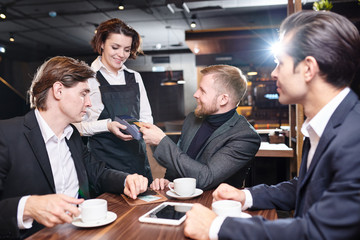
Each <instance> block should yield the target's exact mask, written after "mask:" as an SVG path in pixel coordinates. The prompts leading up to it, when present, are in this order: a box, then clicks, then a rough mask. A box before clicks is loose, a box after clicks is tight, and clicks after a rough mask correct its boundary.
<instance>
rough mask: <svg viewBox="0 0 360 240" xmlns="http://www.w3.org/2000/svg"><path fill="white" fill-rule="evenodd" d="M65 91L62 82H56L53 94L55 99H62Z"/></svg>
mask: <svg viewBox="0 0 360 240" xmlns="http://www.w3.org/2000/svg"><path fill="white" fill-rule="evenodd" d="M63 89H64V85H63V84H62V83H61V82H55V83H54V84H53V86H52V92H53V95H54V98H55V99H57V100H59V99H61V98H62V92H63Z"/></svg>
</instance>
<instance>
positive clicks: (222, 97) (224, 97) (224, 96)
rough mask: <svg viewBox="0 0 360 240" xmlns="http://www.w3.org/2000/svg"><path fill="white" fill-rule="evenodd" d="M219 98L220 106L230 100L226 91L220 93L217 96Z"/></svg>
mask: <svg viewBox="0 0 360 240" xmlns="http://www.w3.org/2000/svg"><path fill="white" fill-rule="evenodd" d="M219 98H220V105H221V106H224V105H226V104H227V103H228V102H229V101H230V98H229V94H227V93H224V94H221V95H220V96H219Z"/></svg>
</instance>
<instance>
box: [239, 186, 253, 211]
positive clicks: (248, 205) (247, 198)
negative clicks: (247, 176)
mask: <svg viewBox="0 0 360 240" xmlns="http://www.w3.org/2000/svg"><path fill="white" fill-rule="evenodd" d="M242 191H244V193H245V203H244V206H242V208H241V209H242V210H243V211H245V210H246V209H248V208H251V207H252V205H253V198H252V195H251V193H250V191H249V190H247V189H244V190H242Z"/></svg>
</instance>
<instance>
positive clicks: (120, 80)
mask: <svg viewBox="0 0 360 240" xmlns="http://www.w3.org/2000/svg"><path fill="white" fill-rule="evenodd" d="M140 43H141V38H140V35H139V34H138V33H137V32H136V31H135V30H134V29H133V28H131V27H130V26H128V25H127V24H125V23H124V22H122V21H121V20H119V19H116V18H114V19H110V20H108V21H105V22H103V23H101V24H100V25H99V27H98V28H97V32H96V34H95V36H94V37H93V39H92V40H91V46H92V47H93V49H94V50H95V52H97V53H98V54H99V56H98V57H97V58H96V59H95V61H94V62H93V63H92V64H91V68H92V69H93V70H94V71H95V72H96V78H92V79H89V86H90V99H91V103H92V106H91V107H90V108H88V109H87V112H86V115H85V117H84V120H83V122H81V123H79V124H76V127H77V128H78V130H79V132H80V133H81V134H82V135H83V136H89V139H88V147H89V150H90V152H91V153H92V154H93V156H94V157H95V158H97V159H99V160H103V161H104V162H106V165H107V166H108V167H109V168H112V169H117V170H121V171H124V172H128V173H130V174H133V173H138V174H140V175H143V176H145V177H147V178H148V180H149V183H151V182H152V175H151V169H150V165H149V161H148V159H147V155H146V145H145V142H144V140H143V139H141V140H139V141H137V140H134V139H133V137H132V136H131V135H128V134H125V133H123V132H122V131H121V130H124V129H125V128H126V127H125V126H124V125H122V124H120V123H119V122H116V121H114V118H115V116H130V117H133V118H136V119H139V121H140V122H149V123H152V122H153V118H152V115H151V108H150V104H149V100H148V97H147V94H146V90H145V87H144V83H143V81H142V79H141V76H140V74H139V73H138V72H136V71H133V70H131V69H128V68H127V67H126V66H125V65H124V63H125V61H126V60H127V59H128V58H130V59H135V58H136V56H137V54H138V53H140V52H141V50H140Z"/></svg>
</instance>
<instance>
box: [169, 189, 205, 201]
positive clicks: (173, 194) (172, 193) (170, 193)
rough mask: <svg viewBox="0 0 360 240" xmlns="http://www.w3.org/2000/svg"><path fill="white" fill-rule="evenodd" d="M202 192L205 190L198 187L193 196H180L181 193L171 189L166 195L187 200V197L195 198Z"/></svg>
mask: <svg viewBox="0 0 360 240" xmlns="http://www.w3.org/2000/svg"><path fill="white" fill-rule="evenodd" d="M202 193H203V190H201V189H199V188H196V189H195V192H194V194H193V195H191V196H187V197H182V196H179V195H177V194H176V193H174V192H172V191H171V190H169V191H167V192H166V195H168V196H169V197H172V198H177V199H182V200H185V199H190V198H194V197H197V196H200V195H201V194H202Z"/></svg>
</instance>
